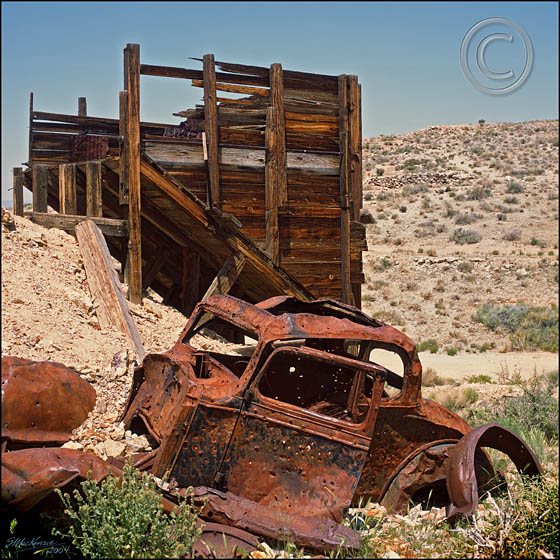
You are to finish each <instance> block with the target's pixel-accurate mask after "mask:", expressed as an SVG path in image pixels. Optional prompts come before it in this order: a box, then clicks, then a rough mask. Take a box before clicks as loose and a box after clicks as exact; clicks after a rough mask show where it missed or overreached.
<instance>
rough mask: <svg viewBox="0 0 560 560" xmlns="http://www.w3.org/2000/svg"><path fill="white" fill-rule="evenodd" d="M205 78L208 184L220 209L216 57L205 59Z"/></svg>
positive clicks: (207, 55) (213, 199)
mask: <svg viewBox="0 0 560 560" xmlns="http://www.w3.org/2000/svg"><path fill="white" fill-rule="evenodd" d="M203 76H204V84H203V85H204V120H205V126H204V131H205V132H206V141H207V145H208V160H207V165H208V182H209V184H210V192H209V197H208V199H209V201H210V206H215V207H217V208H220V206H221V199H220V170H219V167H218V166H219V161H218V113H217V106H216V70H215V68H214V55H213V54H205V55H204V57H203Z"/></svg>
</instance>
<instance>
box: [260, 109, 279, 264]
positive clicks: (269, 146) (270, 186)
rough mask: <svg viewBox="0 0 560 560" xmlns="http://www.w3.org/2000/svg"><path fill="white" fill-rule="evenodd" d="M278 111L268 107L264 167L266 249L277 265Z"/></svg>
mask: <svg viewBox="0 0 560 560" xmlns="http://www.w3.org/2000/svg"><path fill="white" fill-rule="evenodd" d="M279 157H280V154H279V146H278V112H277V110H276V107H268V109H267V114H266V163H265V168H264V183H265V187H264V204H265V235H266V250H267V252H268V255H269V256H270V258H271V259H272V262H273V263H274V264H276V265H278V263H279V259H280V234H279V231H278V200H279V193H278V180H279V177H278V175H279V174H278V167H279Z"/></svg>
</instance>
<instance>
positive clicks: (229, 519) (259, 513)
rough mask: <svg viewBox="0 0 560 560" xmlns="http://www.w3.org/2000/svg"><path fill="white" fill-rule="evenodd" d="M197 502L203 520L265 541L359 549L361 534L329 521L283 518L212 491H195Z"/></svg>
mask: <svg viewBox="0 0 560 560" xmlns="http://www.w3.org/2000/svg"><path fill="white" fill-rule="evenodd" d="M178 493H179V494H182V493H183V492H181V491H179V492H178ZM194 500H195V504H197V503H198V504H200V505H202V504H205V506H204V509H203V510H202V514H201V515H202V517H204V518H206V519H209V518H211V519H212V520H215V521H217V522H219V523H221V524H224V525H232V526H235V527H237V528H240V529H243V530H244V531H248V532H250V533H253V534H256V535H260V536H262V537H268V538H273V539H276V540H285V539H288V540H289V541H291V542H295V543H297V545H298V546H305V547H309V548H313V549H317V550H336V549H337V548H339V547H340V546H341V545H344V546H347V547H350V548H357V547H359V546H360V536H359V534H358V533H356V532H355V531H353V530H352V529H350V528H349V527H344V526H343V525H339V524H338V523H336V522H334V521H332V520H329V519H323V518H317V517H305V516H302V515H298V514H297V513H291V514H282V513H279V512H277V511H275V510H273V509H271V508H269V507H266V506H260V505H259V504H256V503H255V502H252V501H251V500H247V499H245V498H242V497H239V496H236V495H234V494H232V493H231V492H225V493H224V492H220V491H218V490H215V489H212V488H204V487H197V488H194Z"/></svg>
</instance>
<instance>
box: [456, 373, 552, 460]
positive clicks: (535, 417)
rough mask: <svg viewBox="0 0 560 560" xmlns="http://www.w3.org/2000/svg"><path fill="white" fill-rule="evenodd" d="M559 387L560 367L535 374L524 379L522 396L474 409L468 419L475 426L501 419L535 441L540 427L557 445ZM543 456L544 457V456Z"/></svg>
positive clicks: (503, 423) (526, 437) (524, 437)
mask: <svg viewBox="0 0 560 560" xmlns="http://www.w3.org/2000/svg"><path fill="white" fill-rule="evenodd" d="M557 386H558V370H556V371H555V372H552V373H550V374H547V375H540V376H537V375H534V376H533V377H532V378H531V379H529V380H528V381H522V382H521V387H522V393H521V395H518V396H510V397H508V398H507V399H500V400H496V401H493V402H492V403H491V404H490V405H488V406H487V407H485V408H480V409H477V410H470V411H469V417H468V418H467V421H468V422H469V423H472V424H474V425H481V424H486V423H488V422H497V423H498V424H502V425H503V426H505V427H506V428H509V429H510V430H512V431H513V432H515V433H516V434H517V435H519V436H521V438H523V439H525V440H535V439H536V438H535V435H534V433H532V432H534V431H535V429H537V430H539V431H541V432H542V433H543V435H544V436H545V437H546V438H547V439H548V440H549V441H551V442H555V443H556V444H557V443H558V401H557V400H556V399H555V398H554V394H555V393H556V392H557V391H556V387H557ZM527 442H528V443H529V441H527ZM535 451H538V450H535ZM538 455H539V453H538V452H537V456H538ZM540 458H541V460H542V456H541V457H540Z"/></svg>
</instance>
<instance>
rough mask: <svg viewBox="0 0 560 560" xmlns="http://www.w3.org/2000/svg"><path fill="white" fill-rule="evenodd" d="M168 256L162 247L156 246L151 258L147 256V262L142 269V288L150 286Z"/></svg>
mask: <svg viewBox="0 0 560 560" xmlns="http://www.w3.org/2000/svg"><path fill="white" fill-rule="evenodd" d="M168 258H169V254H168V252H167V250H166V249H165V248H164V247H158V248H157V249H156V251H155V252H154V254H153V256H152V258H148V264H147V265H146V266H145V267H144V268H143V269H142V289H144V290H145V289H147V288H148V287H149V286H150V284H151V283H152V282H153V281H154V279H155V277H156V276H157V275H158V272H159V271H160V270H161V269H162V268H163V266H164V265H165V263H166V262H167V259H168Z"/></svg>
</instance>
